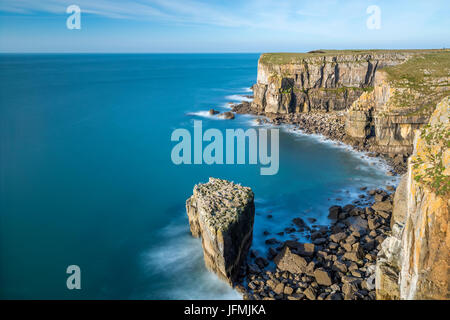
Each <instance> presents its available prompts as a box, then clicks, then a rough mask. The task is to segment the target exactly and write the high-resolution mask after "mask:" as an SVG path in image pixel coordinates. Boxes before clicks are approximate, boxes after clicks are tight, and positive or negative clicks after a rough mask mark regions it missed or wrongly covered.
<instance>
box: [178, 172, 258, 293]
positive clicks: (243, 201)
mask: <svg viewBox="0 0 450 320" xmlns="http://www.w3.org/2000/svg"><path fill="white" fill-rule="evenodd" d="M186 212H187V215H188V218H189V224H190V228H191V233H192V236H194V237H201V239H202V247H203V256H204V260H205V265H206V267H207V268H208V269H209V270H211V271H213V272H215V273H216V274H217V275H218V276H219V277H220V278H222V279H223V280H225V281H226V282H228V283H229V284H231V285H233V284H234V282H235V281H236V279H237V277H238V275H239V272H240V268H241V266H242V263H243V262H244V260H245V258H246V256H247V252H248V249H249V248H250V245H251V243H252V237H253V221H254V216H255V205H254V195H253V192H252V190H251V189H250V188H247V187H242V186H240V185H236V184H234V183H232V182H229V181H226V180H220V179H215V178H210V179H209V182H208V183H205V184H198V185H196V186H195V187H194V192H193V195H192V196H191V197H190V198H189V199H187V201H186Z"/></svg>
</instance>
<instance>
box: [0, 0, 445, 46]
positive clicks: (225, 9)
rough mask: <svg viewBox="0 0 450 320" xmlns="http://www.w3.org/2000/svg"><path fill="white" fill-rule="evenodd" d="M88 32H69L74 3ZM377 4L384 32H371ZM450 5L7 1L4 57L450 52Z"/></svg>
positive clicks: (0, 12) (441, 0)
mask: <svg viewBox="0 0 450 320" xmlns="http://www.w3.org/2000/svg"><path fill="white" fill-rule="evenodd" d="M72 4H75V5H78V6H79V7H80V8H81V12H82V13H81V30H68V29H67V28H66V19H67V18H68V16H69V14H67V13H66V8H67V7H68V6H69V5H72ZM370 5H377V6H379V8H380V9H381V28H380V29H378V30H371V29H369V28H367V26H366V20H367V19H368V17H369V14H367V12H366V10H367V8H368V7H369V6H370ZM449 12H450V1H448V0H426V1H425V0H421V1H414V0H405V1H402V0H400V1H395V0H390V1H387V0H383V1H382V0H368V1H366V0H358V1H357V0H346V1H345V0H323V1H313V0H309V1H304V0H294V1H283V0H278V1H272V0H249V1H245V0H240V1H237V0H226V1H213V0H209V1H203V0H128V1H126V0H68V1H66V0H0V52H268V51H271V52H282V51H291V52H292V51H305V50H312V49H331V48H334V49H345V48H442V47H450V17H449Z"/></svg>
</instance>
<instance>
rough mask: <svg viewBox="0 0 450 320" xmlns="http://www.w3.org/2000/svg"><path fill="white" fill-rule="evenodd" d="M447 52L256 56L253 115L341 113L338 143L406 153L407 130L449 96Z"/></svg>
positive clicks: (408, 149)
mask: <svg viewBox="0 0 450 320" xmlns="http://www.w3.org/2000/svg"><path fill="white" fill-rule="evenodd" d="M449 75H450V50H369V51H362V50H344V51H319V52H317V51H316V52H312V53H303V54H289V53H285V54H282V53H274V54H263V55H262V56H261V57H260V59H259V62H258V79H257V80H258V81H257V83H256V84H255V85H254V86H253V91H254V100H253V102H252V104H251V109H252V110H253V112H254V113H258V114H266V115H269V116H272V115H273V114H275V115H287V116H289V115H291V114H303V113H311V112H320V113H323V112H328V113H329V112H333V111H345V112H346V113H345V136H344V138H343V139H342V140H343V141H344V142H345V143H347V144H350V145H353V146H356V147H358V148H359V149H364V150H368V151H373V152H377V153H382V154H386V155H389V156H392V157H394V156H396V155H402V159H406V158H407V156H409V155H410V154H411V153H412V150H413V139H414V131H415V130H416V129H419V128H420V127H422V126H423V125H424V124H426V123H427V122H428V120H429V117H430V114H431V112H432V110H433V107H434V106H435V105H436V103H437V102H438V101H439V100H440V99H442V98H443V97H445V96H447V95H449V94H450V76H449Z"/></svg>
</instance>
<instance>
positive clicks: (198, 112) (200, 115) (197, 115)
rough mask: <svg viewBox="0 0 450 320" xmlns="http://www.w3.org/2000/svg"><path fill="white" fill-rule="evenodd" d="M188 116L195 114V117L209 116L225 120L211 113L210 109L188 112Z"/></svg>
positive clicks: (208, 117) (209, 117)
mask: <svg viewBox="0 0 450 320" xmlns="http://www.w3.org/2000/svg"><path fill="white" fill-rule="evenodd" d="M186 114H187V115H188V116H195V117H201V118H207V119H212V120H224V118H222V117H218V115H217V114H216V115H211V114H210V113H209V110H203V111H196V112H188V113H186Z"/></svg>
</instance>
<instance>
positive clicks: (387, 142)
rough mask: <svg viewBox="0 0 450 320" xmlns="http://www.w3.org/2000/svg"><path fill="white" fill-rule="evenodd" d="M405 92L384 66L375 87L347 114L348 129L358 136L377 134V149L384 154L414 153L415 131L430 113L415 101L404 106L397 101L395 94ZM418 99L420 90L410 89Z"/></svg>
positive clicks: (354, 135) (356, 102)
mask: <svg viewBox="0 0 450 320" xmlns="http://www.w3.org/2000/svg"><path fill="white" fill-rule="evenodd" d="M404 92H405V90H404V88H397V87H394V86H393V85H392V83H391V82H389V81H388V79H387V73H386V72H384V71H383V70H380V71H378V72H377V73H376V75H375V79H374V89H373V91H371V92H367V93H364V94H363V95H361V97H360V98H359V99H358V100H356V101H355V102H354V103H353V104H352V106H351V107H350V108H349V110H348V111H347V114H346V125H345V131H346V133H347V135H348V136H349V137H351V138H354V139H359V140H365V139H368V138H371V137H373V138H374V141H375V143H374V144H375V148H374V149H373V150H374V151H377V152H380V153H384V154H391V155H394V154H399V153H400V154H411V153H412V150H413V140H414V131H415V130H416V129H419V128H420V127H422V126H423V125H424V124H425V123H427V122H428V119H429V114H428V113H423V114H420V113H416V110H417V109H419V107H420V105H419V106H417V105H416V104H412V105H411V106H410V107H408V108H402V107H399V106H398V105H396V104H395V98H396V97H397V96H398V95H399V94H403V93H404ZM408 94H412V95H415V96H416V98H417V99H420V98H422V97H421V96H420V94H419V93H413V92H409V93H408Z"/></svg>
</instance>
